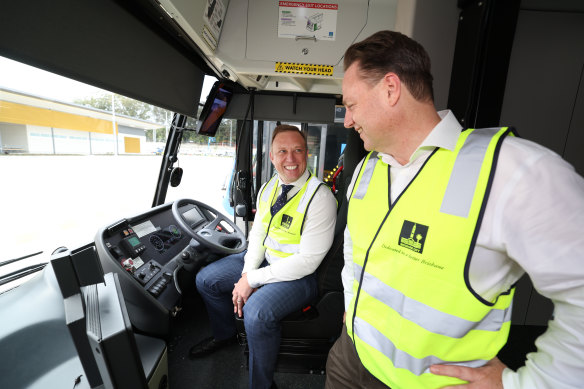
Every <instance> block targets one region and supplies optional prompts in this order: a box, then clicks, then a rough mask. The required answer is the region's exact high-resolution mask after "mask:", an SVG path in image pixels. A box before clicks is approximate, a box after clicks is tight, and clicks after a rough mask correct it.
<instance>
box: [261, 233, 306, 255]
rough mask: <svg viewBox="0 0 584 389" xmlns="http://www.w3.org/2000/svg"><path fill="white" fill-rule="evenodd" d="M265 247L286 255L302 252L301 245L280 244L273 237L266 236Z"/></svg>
mask: <svg viewBox="0 0 584 389" xmlns="http://www.w3.org/2000/svg"><path fill="white" fill-rule="evenodd" d="M264 245H265V246H266V247H268V248H270V249H272V250H276V251H280V252H282V253H286V254H296V253H298V252H299V251H300V244H293V243H290V244H282V243H278V242H277V241H276V240H275V239H274V238H272V237H271V236H269V235H268V236H266V240H264Z"/></svg>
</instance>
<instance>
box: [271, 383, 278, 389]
mask: <svg viewBox="0 0 584 389" xmlns="http://www.w3.org/2000/svg"><path fill="white" fill-rule="evenodd" d="M270 389H278V387H277V386H276V381H272V386H270Z"/></svg>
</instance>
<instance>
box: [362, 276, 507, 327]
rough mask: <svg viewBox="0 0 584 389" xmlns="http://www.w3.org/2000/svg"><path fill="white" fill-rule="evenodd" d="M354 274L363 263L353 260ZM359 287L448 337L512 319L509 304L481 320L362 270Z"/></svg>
mask: <svg viewBox="0 0 584 389" xmlns="http://www.w3.org/2000/svg"><path fill="white" fill-rule="evenodd" d="M353 265H354V266H353V270H354V272H355V278H356V279H357V274H358V275H359V277H360V276H361V272H362V267H361V266H359V265H357V264H353ZM361 289H362V290H363V291H365V292H366V293H367V294H369V295H370V296H372V297H373V298H375V299H376V300H378V301H380V302H382V303H383V304H385V305H387V306H388V307H390V308H391V309H393V310H394V311H396V312H398V313H399V314H400V315H401V316H402V317H403V318H404V319H406V320H409V321H411V322H413V323H416V324H417V325H419V326H420V327H422V328H424V329H425V330H427V331H430V332H432V333H434V334H439V335H444V336H448V337H450V338H462V337H463V336H465V335H466V334H467V333H468V332H469V331H471V330H482V331H499V330H500V329H501V326H502V325H503V323H505V322H507V321H509V320H510V319H511V306H509V307H508V308H507V309H503V310H502V309H491V310H490V311H489V313H487V314H486V315H485V316H484V317H483V318H482V319H481V320H480V321H471V320H466V319H463V318H460V317H457V316H454V315H451V314H448V313H445V312H441V311H439V310H437V309H435V308H432V307H430V306H428V305H426V304H423V303H421V302H419V301H417V300H414V299H412V298H410V297H407V296H406V295H404V294H403V293H401V292H400V291H398V290H396V289H394V288H392V287H390V286H388V285H386V284H384V283H383V282H382V281H381V280H379V279H378V278H376V277H375V276H373V275H371V274H370V273H368V272H365V275H364V276H363V283H362V285H361Z"/></svg>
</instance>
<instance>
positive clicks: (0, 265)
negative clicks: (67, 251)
mask: <svg viewBox="0 0 584 389" xmlns="http://www.w3.org/2000/svg"><path fill="white" fill-rule="evenodd" d="M42 253H43V252H42V251H39V252H37V253H32V254H28V255H25V256H24V257H20V258H14V259H9V260H8V261H4V262H0V267H2V266H4V265H8V264H9V263H14V262H18V261H22V260H23V259H26V258H30V257H34V256H35V255H39V254H42Z"/></svg>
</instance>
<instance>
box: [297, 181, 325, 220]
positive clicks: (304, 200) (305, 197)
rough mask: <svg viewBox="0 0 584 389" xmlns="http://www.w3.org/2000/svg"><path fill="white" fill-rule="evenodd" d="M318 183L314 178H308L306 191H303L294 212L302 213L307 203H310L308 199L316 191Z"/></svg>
mask: <svg viewBox="0 0 584 389" xmlns="http://www.w3.org/2000/svg"><path fill="white" fill-rule="evenodd" d="M320 183H321V182H320V181H319V180H317V179H316V178H314V177H313V178H310V181H308V185H307V186H306V190H305V191H304V194H303V195H302V198H301V199H300V204H298V208H296V212H299V213H304V211H305V210H306V207H307V206H308V203H309V202H310V199H311V198H312V196H313V195H314V193H315V192H316V190H317V189H318V186H319V185H320Z"/></svg>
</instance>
